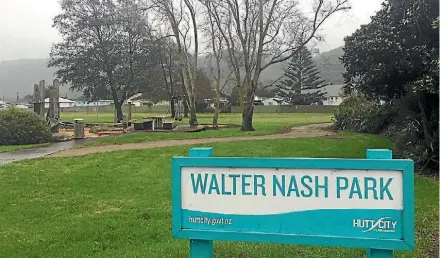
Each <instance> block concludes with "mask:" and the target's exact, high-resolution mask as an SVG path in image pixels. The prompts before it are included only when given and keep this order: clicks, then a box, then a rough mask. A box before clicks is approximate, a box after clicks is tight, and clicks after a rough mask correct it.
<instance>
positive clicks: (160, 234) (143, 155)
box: [0, 134, 439, 258]
mask: <svg viewBox="0 0 440 258" xmlns="http://www.w3.org/2000/svg"><path fill="white" fill-rule="evenodd" d="M209 146H212V147H214V153H215V155H216V156H258V157H346V158H361V157H365V150H366V149H367V148H392V144H391V143H390V142H389V141H387V140H385V139H383V138H380V137H377V136H373V135H358V134H350V137H348V138H345V139H335V138H333V139H330V138H329V139H325V138H319V139H312V138H303V139H289V140H286V139H283V140H274V141H243V142H234V143H222V144H210V145H209ZM189 148H190V147H189V146H181V147H174V148H161V149H151V150H136V151H124V152H112V153H100V154H94V155H88V156H85V157H74V158H53V159H40V160H29V161H24V162H19V163H16V164H9V165H5V166H0V177H1V180H0V202H1V203H2V205H1V208H0V222H1V223H0V231H1V232H2V234H0V257H10V258H12V257H20V258H21V257H172V258H178V257H182V258H184V257H185V258H186V257H188V241H187V240H176V239H173V238H172V237H171V191H170V183H171V180H170V177H171V162H170V159H171V157H172V156H174V155H187V154H188V150H189ZM48 168H50V169H48ZM415 186H416V192H415V195H416V231H417V238H416V247H417V249H416V250H415V251H414V252H396V254H395V257H423V255H424V254H425V253H426V252H427V251H428V250H429V248H431V247H432V243H431V237H432V235H433V234H434V233H436V232H437V228H438V209H439V206H438V201H439V199H438V186H439V184H438V181H437V180H434V179H429V178H425V177H420V176H416V179H415ZM214 250H215V257H220V258H231V257H245V258H251V257H252V258H254V257H255V258H257V257H277V258H281V257H308V258H309V257H316V258H318V257H319V258H321V257H344V258H345V257H346V258H354V257H365V250H364V249H342V248H325V247H324V248H320V247H311V246H297V245H276V244H259V243H240V242H221V241H218V242H215V245H214Z"/></svg>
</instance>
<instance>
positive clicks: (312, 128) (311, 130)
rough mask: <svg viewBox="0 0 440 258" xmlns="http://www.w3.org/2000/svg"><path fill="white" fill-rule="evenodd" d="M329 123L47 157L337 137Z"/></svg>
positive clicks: (124, 146)
mask: <svg viewBox="0 0 440 258" xmlns="http://www.w3.org/2000/svg"><path fill="white" fill-rule="evenodd" d="M329 125H331V124H329V123H324V124H313V125H306V126H300V127H293V128H292V129H291V131H290V132H288V133H283V134H272V135H262V136H240V137H223V138H202V139H185V140H165V141H152V142H142V143H125V144H120V145H106V146H93V147H89V148H80V149H68V150H63V151H60V152H57V153H53V154H50V155H47V156H45V157H48V158H50V157H73V156H83V155H87V154H92V153H100V152H110V151H121V150H138V149H152V148H160V147H171V146H182V145H193V144H204V143H216V142H235V141H250V140H271V139H291V138H305V137H323V136H331V135H335V133H334V132H331V131H329V130H326V127H328V126H329Z"/></svg>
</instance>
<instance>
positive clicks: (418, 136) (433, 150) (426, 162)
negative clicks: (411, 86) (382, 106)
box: [385, 94, 439, 176]
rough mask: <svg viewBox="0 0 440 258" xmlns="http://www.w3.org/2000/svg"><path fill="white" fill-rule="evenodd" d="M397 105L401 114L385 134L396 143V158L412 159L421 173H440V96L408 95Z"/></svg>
mask: <svg viewBox="0 0 440 258" xmlns="http://www.w3.org/2000/svg"><path fill="white" fill-rule="evenodd" d="M421 100H423V102H421ZM422 103H423V106H424V111H425V114H426V120H427V124H426V127H425V128H424V126H423V117H422V115H421V113H422V112H421V109H420V104H422ZM396 106H397V107H398V109H399V116H397V117H396V119H395V122H394V123H393V125H391V126H390V127H389V128H388V130H387V131H386V132H385V135H386V136H388V137H389V138H390V139H391V140H392V141H393V142H394V144H395V145H396V150H397V151H396V155H397V157H399V158H405V159H412V160H414V162H415V163H416V165H417V167H418V170H419V171H421V172H422V173H425V174H433V175H437V176H438V170H439V169H438V168H439V167H438V166H439V127H438V125H439V123H438V122H439V120H438V117H439V116H438V115H439V113H438V95H436V94H426V95H423V96H421V95H419V94H408V95H407V96H405V97H404V98H402V99H401V100H399V101H398V102H396ZM425 130H426V131H425Z"/></svg>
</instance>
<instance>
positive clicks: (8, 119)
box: [0, 108, 52, 145]
mask: <svg viewBox="0 0 440 258" xmlns="http://www.w3.org/2000/svg"><path fill="white" fill-rule="evenodd" d="M51 140H52V134H51V132H50V131H49V127H48V125H47V124H46V121H45V120H44V119H43V118H41V117H39V116H38V115H36V114H35V113H33V112H29V111H27V110H23V109H18V108H7V109H4V110H0V145H19V144H38V143H47V142H50V141H51Z"/></svg>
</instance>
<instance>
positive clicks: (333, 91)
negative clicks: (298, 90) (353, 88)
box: [303, 84, 344, 97]
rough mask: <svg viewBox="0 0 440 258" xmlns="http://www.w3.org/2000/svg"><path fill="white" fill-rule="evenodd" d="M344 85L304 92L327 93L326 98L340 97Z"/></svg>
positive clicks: (305, 91) (328, 86)
mask: <svg viewBox="0 0 440 258" xmlns="http://www.w3.org/2000/svg"><path fill="white" fill-rule="evenodd" d="M343 86H344V85H343V84H334V85H327V86H324V87H322V88H319V89H313V90H304V91H303V93H312V92H316V91H318V90H319V91H321V92H324V93H325V95H324V96H325V97H339V96H340V95H341V94H342V93H343V91H342V87H343Z"/></svg>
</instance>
